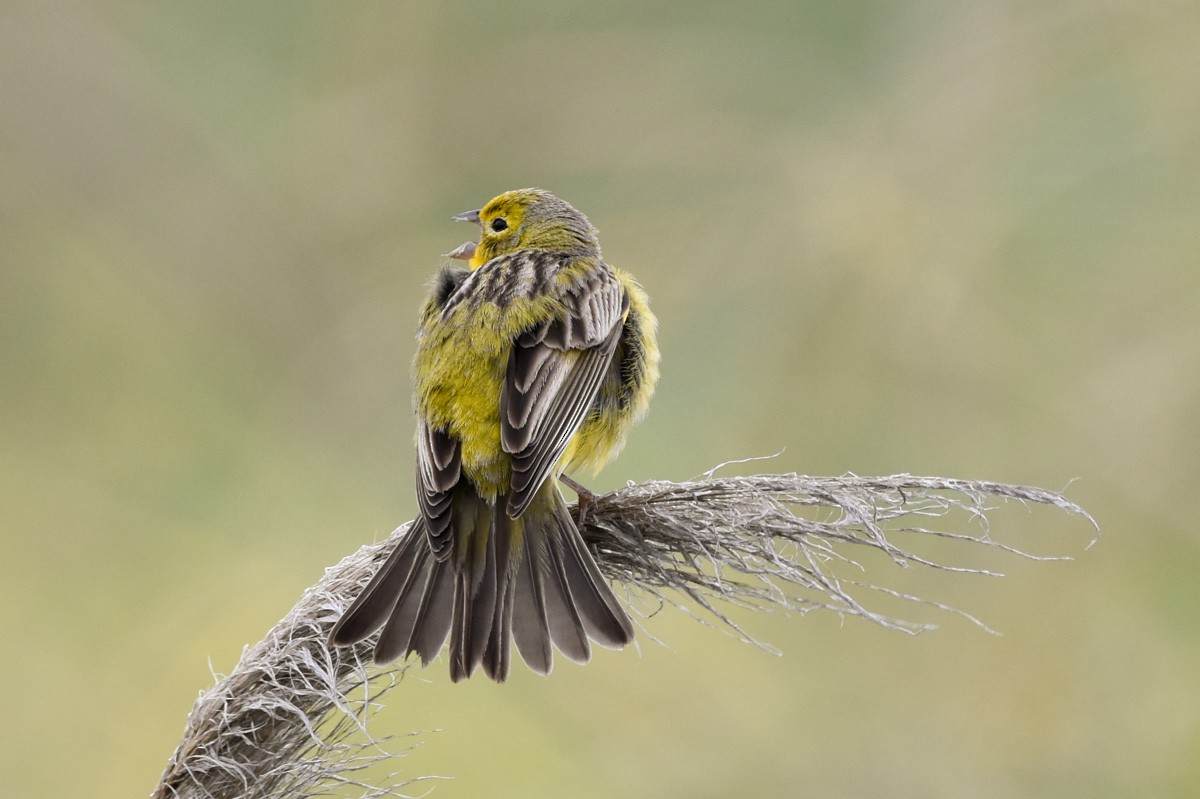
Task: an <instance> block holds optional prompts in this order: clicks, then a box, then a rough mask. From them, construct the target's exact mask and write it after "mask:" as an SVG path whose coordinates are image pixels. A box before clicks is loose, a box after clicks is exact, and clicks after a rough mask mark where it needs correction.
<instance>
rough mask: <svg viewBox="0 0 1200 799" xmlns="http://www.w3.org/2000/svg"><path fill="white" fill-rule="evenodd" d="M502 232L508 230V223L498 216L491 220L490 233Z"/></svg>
mask: <svg viewBox="0 0 1200 799" xmlns="http://www.w3.org/2000/svg"><path fill="white" fill-rule="evenodd" d="M503 230H508V222H507V221H506V220H505V219H504V217H502V216H498V217H496V218H495V219H493V220H492V232H493V233H499V232H501V231H503Z"/></svg>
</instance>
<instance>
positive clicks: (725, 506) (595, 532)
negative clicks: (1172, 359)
mask: <svg viewBox="0 0 1200 799" xmlns="http://www.w3.org/2000/svg"><path fill="white" fill-rule="evenodd" d="M714 471H715V470H714ZM994 500H1016V501H1019V502H1021V503H1027V504H1029V503H1035V504H1043V505H1050V506H1053V507H1056V508H1060V509H1062V510H1065V511H1068V512H1069V513H1072V514H1076V515H1079V516H1082V517H1084V518H1085V519H1087V520H1088V521H1089V522H1091V523H1092V525H1093V526H1095V521H1094V520H1093V519H1092V518H1091V516H1089V515H1088V513H1087V512H1086V511H1085V510H1084V509H1083V508H1081V507H1079V506H1078V505H1076V504H1075V503H1073V502H1071V501H1069V500H1067V499H1066V498H1065V497H1064V496H1062V494H1060V493H1057V492H1054V491H1047V490H1044V489H1040V488H1027V487H1022V486H1012V485H1005V484H1002V483H990V482H982V481H971V480H956V479H952V478H944V477H913V476H910V475H893V476H890V477H857V476H853V475H848V476H844V477H805V476H798V475H794V474H786V475H752V476H746V477H716V476H715V475H714V473H713V472H710V473H708V474H705V475H703V476H702V477H701V478H699V479H696V480H692V481H687V482H682V483H671V482H658V481H656V482H647V483H639V484H631V485H629V486H627V487H625V488H623V489H620V490H618V491H614V492H612V493H610V494H605V495H602V496H600V497H598V498H597V500H596V502H595V503H594V504H593V505H592V506H591V509H590V510H589V513H588V517H587V526H586V530H585V535H586V537H587V539H588V542H589V544H591V545H592V547H593V552H594V554H595V555H596V559H597V562H598V563H599V564H600V567H601V568H602V569H603V570H604V571H605V572H606V573H607V574H608V575H609V576H610V577H612V578H613V579H614V580H616V581H618V582H621V583H624V584H625V585H627V586H628V587H630V588H631V589H635V592H638V593H646V594H649V595H650V596H652V597H656V598H657V599H658V601H659V602H660V603H669V604H676V605H680V606H683V603H681V602H680V601H679V599H678V598H679V595H680V594H682V595H683V596H686V597H688V598H690V599H691V600H692V601H693V602H695V603H696V604H697V605H698V606H699V607H700V608H703V609H704V610H706V611H707V612H708V613H710V614H712V616H713V617H714V619H716V620H719V621H720V622H722V623H724V624H727V625H729V627H730V628H731V629H733V630H736V631H737V632H738V634H739V635H740V636H741V637H743V638H745V639H747V640H752V639H750V637H749V636H748V635H746V634H745V633H744V632H742V631H741V629H740V628H739V627H738V626H737V624H736V622H735V621H734V620H733V619H732V618H731V617H730V616H729V615H727V614H726V613H725V612H724V611H722V610H721V609H720V607H718V604H716V603H718V602H719V603H721V604H726V605H740V606H749V607H757V608H766V607H774V608H784V609H787V610H791V611H796V612H801V613H805V612H808V611H810V610H813V609H826V610H832V611H834V612H837V613H840V614H844V615H850V616H862V617H864V618H867V619H870V620H871V621H874V622H876V623H878V624H881V625H883V626H885V627H889V628H893V629H899V630H905V631H908V632H916V631H919V630H921V629H925V628H926V627H927V626H929V625H926V624H921V623H916V622H912V621H908V620H905V619H902V618H896V617H893V616H889V615H885V614H882V613H879V612H876V611H874V610H872V609H870V608H869V607H868V606H867V605H866V604H864V603H863V600H862V598H861V597H859V596H856V594H858V593H863V594H869V593H870V592H872V591H877V592H882V593H883V594H884V595H887V596H889V597H891V598H893V599H900V600H910V601H912V602H917V603H922V604H925V605H928V606H932V607H934V608H937V609H940V610H944V611H949V612H952V613H960V615H962V616H964V617H966V618H968V619H970V620H972V621H974V622H975V623H977V624H980V625H981V626H983V625H982V622H979V621H978V620H976V619H974V618H973V617H971V616H969V615H967V614H965V613H961V612H960V611H958V610H956V609H954V608H951V607H948V606H946V605H943V604H941V603H937V602H932V601H929V600H926V599H922V598H919V597H915V596H911V595H908V594H903V593H900V592H897V591H894V590H891V589H888V588H885V587H881V586H877V585H873V584H871V583H868V582H866V581H862V580H859V579H857V578H848V577H846V576H839V574H840V573H841V572H845V571H847V570H851V571H852V572H854V573H859V572H860V571H861V570H860V569H859V567H858V565H857V563H856V562H855V561H854V553H855V552H856V551H860V550H861V551H873V552H881V553H884V554H886V556H887V557H889V558H890V559H891V560H892V562H894V563H896V564H899V565H910V564H911V565H918V566H925V567H928V568H931V569H938V570H950V571H961V572H969V573H976V574H995V572H992V571H989V570H986V569H983V568H976V567H965V566H954V565H950V564H947V563H942V562H938V561H936V560H934V559H932V558H931V557H928V556H923V555H921V554H919V553H918V552H916V551H913V550H911V549H909V548H905V547H903V546H901V545H900V544H899V543H898V541H899V540H901V539H903V540H905V541H909V540H913V541H920V540H929V539H949V540H953V541H958V542H960V543H964V544H966V545H969V546H972V547H974V548H979V547H981V546H982V547H991V548H995V549H999V550H1003V551H1005V552H1007V553H1011V554H1015V555H1019V556H1021V557H1026V558H1033V559H1036V560H1052V559H1060V558H1046V557H1042V556H1036V555H1032V554H1029V553H1026V552H1022V551H1020V550H1018V549H1016V548H1014V547H1012V546H1009V545H1006V544H1004V543H1001V542H999V541H995V540H993V539H992V538H991V536H990V533H989V530H988V525H987V518H986V514H987V512H988V511H989V510H991V508H990V507H989V505H988V503H989V502H991V501H994ZM955 511H961V512H965V513H966V514H967V521H966V522H965V524H964V526H965V527H967V528H968V529H967V530H958V531H951V530H946V529H937V528H936V527H931V526H927V525H930V524H933V523H934V520H938V519H941V520H942V522H943V524H942V526H943V527H945V526H948V525H947V524H945V523H946V522H947V521H949V520H948V519H946V518H945V517H946V516H947V515H948V514H951V513H953V512H955ZM407 529H408V525H407V524H406V525H403V526H401V527H400V528H399V529H397V530H396V531H395V532H394V533H393V534H392V535H391V536H390V537H389V538H388V540H387V541H385V542H383V543H381V544H373V545H369V546H364V547H362V548H361V549H360V550H359V551H358V552H356V553H355V554H353V555H351V556H349V557H347V558H345V559H344V560H342V561H341V562H340V563H338V564H337V565H336V566H334V567H332V568H330V569H328V570H327V571H326V573H325V576H324V577H323V578H322V579H321V580H320V582H318V583H317V584H316V585H314V586H313V587H311V588H310V589H308V590H307V591H306V592H305V594H304V596H303V597H302V598H301V600H300V602H299V603H298V604H297V605H296V606H295V608H293V609H292V611H291V613H289V614H288V615H287V617H285V618H284V619H283V620H282V621H280V623H279V624H278V625H276V626H275V628H274V629H272V630H271V631H270V632H269V633H268V634H267V637H266V638H265V639H263V640H262V641H261V642H260V643H258V644H256V645H255V646H253V647H250V648H248V649H247V650H246V651H245V653H244V654H243V656H242V659H241V661H240V662H239V663H238V665H237V666H236V667H235V668H234V670H233V672H232V673H230V674H229V675H228V676H227V677H224V678H222V679H220V680H219V681H218V682H217V684H216V685H215V686H214V687H213V688H212V689H211V690H210V691H208V692H207V693H205V694H204V695H202V696H201V697H200V699H199V700H197V702H196V704H195V706H194V707H193V709H192V712H191V714H190V715H189V716H188V721H187V725H186V728H185V730H184V737H183V741H182V743H180V745H179V748H178V749H177V750H176V752H175V754H174V755H173V756H172V758H171V761H170V763H169V764H168V766H167V770H166V771H165V772H164V774H163V776H162V779H161V781H160V783H159V785H158V787H157V789H156V790H155V792H154V794H153V796H154V797H156V799H157V798H165V797H247V798H248V799H253V798H255V797H289V799H292V798H294V797H312V796H327V795H330V794H331V793H332V792H337V793H338V794H339V795H346V792H347V791H357V793H358V795H360V796H364V797H367V796H388V795H391V796H400V795H402V794H400V793H399V788H397V787H395V786H392V787H387V786H384V787H379V786H372V785H368V784H366V783H365V782H362V781H360V780H359V779H358V778H357V776H356V775H358V774H359V773H360V772H361V771H362V770H363V769H365V768H366V767H367V766H369V765H372V764H373V763H375V762H377V761H380V760H383V759H386V758H389V757H391V754H389V752H388V751H387V749H386V748H385V744H386V743H387V742H384V741H377V740H375V739H373V738H372V737H371V736H370V734H369V733H367V731H366V726H365V720H366V716H367V713H368V711H369V710H370V709H371V708H372V707H373V705H374V703H375V702H376V700H377V699H378V696H379V694H380V693H382V692H383V691H385V690H387V689H388V688H390V687H392V686H394V685H395V683H396V682H397V681H398V679H399V677H400V676H401V675H402V673H403V670H404V667H403V666H400V667H398V668H386V669H376V668H368V667H367V666H366V665H364V664H365V662H366V661H367V660H368V659H369V652H370V647H369V645H368V644H369V643H371V642H366V643H364V644H360V645H359V646H357V647H352V648H348V649H338V650H334V651H332V652H331V651H330V650H328V649H327V648H326V646H325V637H326V635H327V634H328V632H329V629H330V627H331V626H332V624H333V623H334V621H336V619H337V618H338V616H339V615H340V614H341V612H342V610H343V609H344V608H345V607H346V606H347V605H348V604H349V602H350V601H351V599H353V597H354V596H355V595H356V593H357V591H358V589H359V588H360V587H361V586H362V585H363V584H364V583H365V582H366V580H367V579H368V578H369V577H370V576H371V575H372V574H373V573H374V571H375V569H376V568H377V567H378V565H379V564H380V563H381V562H382V560H383V559H384V558H386V557H387V555H388V553H389V552H391V550H392V548H393V547H394V546H395V544H396V542H397V541H398V540H399V539H400V537H401V536H402V535H403V534H404V533H405V532H406V531H407ZM1097 529H1098V528H1097ZM637 589H640V591H637ZM985 629H986V627H985ZM392 776H394V775H392ZM392 776H389V777H388V778H387V781H388V782H389V783H391V782H392Z"/></svg>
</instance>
